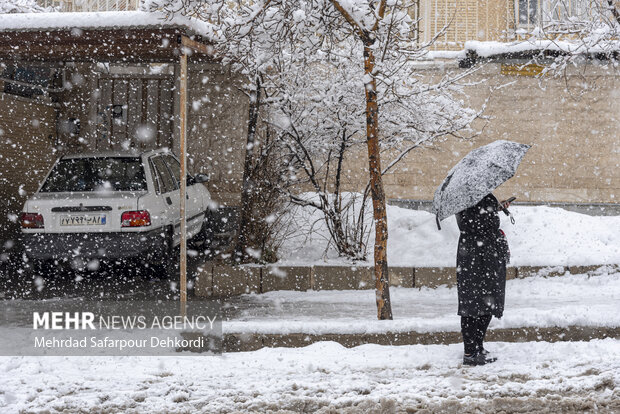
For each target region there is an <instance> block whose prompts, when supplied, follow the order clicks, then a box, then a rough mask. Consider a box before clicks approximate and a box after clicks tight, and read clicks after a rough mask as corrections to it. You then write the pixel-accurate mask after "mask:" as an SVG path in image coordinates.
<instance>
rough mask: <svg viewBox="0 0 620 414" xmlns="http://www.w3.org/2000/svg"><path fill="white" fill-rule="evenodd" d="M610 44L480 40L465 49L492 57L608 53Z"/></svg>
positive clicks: (618, 44)
mask: <svg viewBox="0 0 620 414" xmlns="http://www.w3.org/2000/svg"><path fill="white" fill-rule="evenodd" d="M608 46H609V45H608V44H607V43H603V42H601V44H593V45H589V44H586V43H585V42H576V41H566V40H534V39H531V40H523V41H516V42H497V41H478V40H469V41H467V42H465V51H469V50H471V51H474V52H476V54H477V55H478V56H481V57H491V56H497V55H503V54H509V53H510V54H517V53H524V52H537V51H547V50H548V51H553V52H561V53H571V54H580V53H608V52H609V50H608ZM613 46H615V47H614V48H615V49H616V50H617V49H620V43H619V42H617V41H616V42H614V43H613Z"/></svg>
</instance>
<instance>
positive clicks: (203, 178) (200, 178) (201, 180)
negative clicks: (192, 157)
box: [194, 174, 209, 183]
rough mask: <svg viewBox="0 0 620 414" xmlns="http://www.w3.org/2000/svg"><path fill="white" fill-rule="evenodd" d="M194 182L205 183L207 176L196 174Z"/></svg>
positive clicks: (207, 180)
mask: <svg viewBox="0 0 620 414" xmlns="http://www.w3.org/2000/svg"><path fill="white" fill-rule="evenodd" d="M194 180H195V181H196V182H197V183H207V182H209V176H208V175H207V174H196V176H195V177H194Z"/></svg>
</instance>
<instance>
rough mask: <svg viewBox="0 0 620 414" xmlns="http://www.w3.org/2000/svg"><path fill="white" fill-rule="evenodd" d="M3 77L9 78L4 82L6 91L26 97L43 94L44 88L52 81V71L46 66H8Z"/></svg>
mask: <svg viewBox="0 0 620 414" xmlns="http://www.w3.org/2000/svg"><path fill="white" fill-rule="evenodd" d="M2 77H3V78H4V79H8V80H9V81H5V83H4V92H5V93H10V94H12V95H18V96H23V97H25V98H35V97H37V96H39V95H43V94H44V91H43V89H42V88H47V87H49V86H50V85H51V83H52V79H51V71H50V69H49V68H45V67H29V66H26V67H23V66H8V67H7V68H6V69H5V70H4V72H3V73H2ZM11 80H13V81H15V82H11ZM29 85H32V86H29Z"/></svg>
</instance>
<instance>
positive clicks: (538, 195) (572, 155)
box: [345, 64, 620, 203]
mask: <svg viewBox="0 0 620 414" xmlns="http://www.w3.org/2000/svg"><path fill="white" fill-rule="evenodd" d="M455 70H458V69H455ZM500 70H501V65H500V64H487V65H486V66H485V67H484V68H483V69H481V70H480V71H479V72H477V73H476V74H475V75H474V76H473V78H472V79H471V80H472V81H481V80H483V79H487V81H486V82H485V83H482V84H480V85H478V86H472V87H469V88H468V89H467V90H466V93H467V95H466V96H464V98H465V99H468V101H469V104H470V105H472V106H473V107H477V108H479V107H480V106H481V105H482V103H483V102H484V100H485V99H486V98H487V96H489V89H490V88H491V87H497V86H500V85H507V86H505V87H503V88H501V89H498V90H496V91H495V92H493V93H492V94H491V98H490V101H489V103H488V109H487V111H486V115H487V116H489V117H490V118H491V119H489V121H488V124H487V125H486V127H485V129H484V132H483V133H482V135H481V136H480V137H478V138H476V139H475V140H473V141H463V140H457V139H455V138H449V139H447V140H445V141H444V142H439V143H436V144H434V145H432V146H430V147H428V148H422V149H419V150H414V151H413V152H412V153H411V154H409V155H408V156H407V158H405V160H403V161H402V162H401V164H400V165H399V167H398V168H396V170H395V172H394V174H389V175H387V176H386V177H385V178H384V183H385V190H386V195H387V197H388V198H395V199H418V200H431V199H432V198H433V194H434V191H435V189H436V188H437V186H438V185H439V184H440V183H441V181H442V180H443V179H444V178H445V176H446V174H447V172H448V170H449V169H450V168H451V167H452V166H453V165H454V164H456V163H457V162H458V161H459V160H460V159H461V158H462V157H463V156H464V155H465V154H466V153H467V152H469V151H470V150H471V149H473V148H476V147H478V146H481V145H484V144H486V143H489V142H492V141H494V140H498V139H507V140H512V141H517V142H522V143H526V144H530V145H532V148H531V149H530V151H529V152H528V154H527V156H526V157H525V159H524V161H523V163H522V164H521V166H520V168H519V170H518V173H517V175H516V176H515V177H514V178H513V179H511V180H510V181H508V182H507V183H506V184H504V185H503V186H501V187H500V188H499V189H498V190H497V195H498V196H499V197H508V196H511V195H515V196H517V197H518V198H519V201H532V202H577V203H618V202H619V201H618V200H619V198H620V129H618V125H620V111H619V110H618V108H620V83H618V82H617V79H616V77H615V76H614V73H613V72H612V73H607V72H606V71H605V70H604V69H601V68H597V67H595V66H593V65H591V66H588V67H587V68H585V70H584V68H579V69H578V70H579V71H583V72H584V73H586V74H587V75H586V76H585V77H582V76H577V75H574V76H569V77H568V84H567V83H566V80H565V79H548V80H546V81H543V83H542V84H541V85H539V80H538V79H537V78H534V77H525V76H505V75H502V74H501V73H500ZM441 75H443V72H442V71H440V70H434V71H433V70H431V71H428V72H427V76H428V77H429V78H432V77H438V76H441ZM584 82H590V84H591V82H595V86H594V87H590V88H588V89H583V87H582V85H583V84H584ZM541 86H542V87H544V89H543V88H542V87H541ZM482 122H483V121H480V122H478V123H477V124H476V125H475V126H476V127H477V128H481V127H482V126H483V123H482ZM388 158H389V156H388V155H387V154H386V155H385V156H384V159H383V163H384V164H386V163H387V160H388ZM347 162H348V165H347V168H346V169H350V170H351V171H352V172H353V173H352V174H350V175H349V177H348V179H347V180H346V182H347V189H348V190H353V191H360V190H361V189H362V188H363V185H365V183H366V180H367V174H366V170H367V156H366V155H365V154H364V153H363V150H362V151H361V152H360V153H357V154H352V155H351V156H350V157H349V159H348V160H347ZM346 169H345V170H346Z"/></svg>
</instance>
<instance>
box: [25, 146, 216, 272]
mask: <svg viewBox="0 0 620 414" xmlns="http://www.w3.org/2000/svg"><path fill="white" fill-rule="evenodd" d="M207 180H208V177H207V176H206V175H204V174H198V175H196V176H195V177H193V176H190V175H188V176H187V202H186V218H187V234H188V238H192V237H195V238H197V239H198V238H200V237H201V236H204V237H206V235H207V234H208V226H209V224H208V223H207V222H206V221H205V217H206V216H208V214H207V213H208V209H209V205H210V203H211V196H210V194H209V191H208V190H207V188H206V187H205V186H204V184H203V183H204V182H206V181H207ZM179 188H180V163H179V161H178V159H177V158H176V157H175V156H174V155H173V154H172V153H171V152H170V151H168V150H167V149H159V150H152V151H147V152H144V153H127V152H97V153H90V154H76V155H68V156H63V157H61V158H59V159H58V160H57V161H56V163H55V164H54V166H53V167H52V169H51V170H50V172H49V173H48V175H47V177H46V178H45V181H43V184H41V186H40V188H39V189H38V191H37V192H36V193H35V194H34V195H33V196H32V197H30V198H29V199H28V200H27V201H26V203H25V204H24V209H23V212H22V214H21V227H22V233H23V234H22V236H23V243H24V248H25V253H26V256H27V257H28V259H29V262H30V268H31V269H33V268H35V265H40V264H42V263H44V262H45V261H55V262H56V263H58V262H60V261H62V262H66V261H70V260H76V259H79V260H82V261H83V262H84V263H88V262H89V261H92V260H93V259H125V258H138V259H140V260H142V261H144V262H146V263H149V264H153V265H163V266H165V267H164V271H167V269H169V268H170V266H169V263H170V262H171V260H169V259H170V258H171V257H172V254H173V249H174V248H175V247H176V246H178V245H179V243H180V215H179V210H180V207H179V202H180V199H179Z"/></svg>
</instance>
